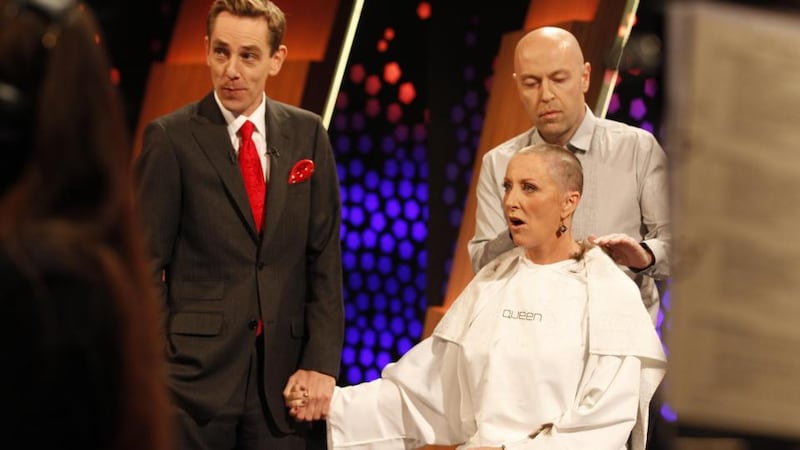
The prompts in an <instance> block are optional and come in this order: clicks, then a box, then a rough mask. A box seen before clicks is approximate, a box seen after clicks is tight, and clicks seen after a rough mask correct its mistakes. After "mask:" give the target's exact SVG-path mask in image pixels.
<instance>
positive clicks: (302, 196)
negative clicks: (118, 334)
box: [136, 94, 344, 432]
mask: <svg viewBox="0 0 800 450" xmlns="http://www.w3.org/2000/svg"><path fill="white" fill-rule="evenodd" d="M266 111H267V112H266V126H267V142H268V146H269V148H271V149H273V152H272V154H271V155H270V158H271V162H270V177H269V184H268V191H267V192H268V194H267V201H266V207H265V218H264V225H263V230H262V233H261V235H260V236H259V235H258V234H257V233H256V230H255V224H254V221H253V217H252V213H251V212H250V205H249V203H248V199H247V194H246V192H245V187H244V182H243V181H242V176H241V173H240V171H239V166H238V164H237V163H236V160H235V157H234V156H233V155H234V150H233V148H232V146H231V141H230V138H229V137H228V132H227V128H226V123H225V120H224V118H223V116H222V113H221V112H220V110H219V107H218V106H217V104H216V102H215V101H214V97H213V94H209V95H207V96H206V97H205V98H204V99H202V100H201V101H199V102H197V103H192V104H189V105H187V106H185V107H183V108H181V109H179V110H177V111H175V112H173V113H171V114H169V115H166V116H163V117H160V118H158V119H156V120H154V121H153V122H151V123H150V124H149V125H148V126H147V128H146V130H145V134H144V145H143V150H142V154H141V155H140V157H139V158H138V160H137V162H136V180H137V191H136V194H137V199H138V205H139V207H140V209H141V215H142V216H143V220H144V225H145V230H146V232H147V237H148V243H149V248H150V251H151V255H152V261H153V274H154V279H155V280H154V281H155V283H156V284H157V286H158V288H159V290H160V292H161V296H160V298H161V302H162V307H163V316H162V318H163V320H164V330H165V333H166V335H165V337H166V344H167V345H166V353H167V358H168V361H169V372H170V373H169V375H170V377H169V379H170V387H171V389H172V391H173V394H174V396H175V399H176V402H177V403H178V405H179V406H181V407H182V408H183V409H184V410H185V411H187V412H188V413H189V414H191V415H192V416H194V417H196V418H210V417H213V416H214V415H215V414H216V413H217V412H218V411H219V408H220V407H221V406H222V405H223V404H224V403H225V402H226V401H227V400H228V399H229V398H230V396H231V394H232V393H233V391H234V389H235V388H236V386H237V384H238V383H239V382H240V381H241V380H242V377H243V376H244V375H245V373H246V371H247V369H248V363H249V358H250V355H251V351H253V348H254V345H253V344H254V341H255V339H256V327H255V324H256V323H257V320H258V319H259V317H260V318H261V319H262V320H263V324H264V339H265V352H264V379H263V384H264V388H265V392H266V397H267V404H268V407H269V410H270V412H271V414H272V416H273V417H274V418H275V421H276V423H277V424H278V426H279V427H280V428H281V429H282V430H283V431H286V432H288V431H290V430H291V425H290V424H291V423H292V421H291V420H289V419H288V416H287V413H286V408H285V407H284V402H283V397H282V394H281V393H282V390H283V388H284V386H285V385H286V382H287V380H288V378H289V376H290V375H291V374H292V373H294V371H295V370H297V369H298V368H302V369H309V370H316V371H319V372H323V373H326V374H329V375H332V376H334V377H336V376H338V373H339V361H340V357H341V350H342V342H343V329H344V314H343V302H342V268H341V249H340V241H339V227H340V217H341V203H340V198H339V182H338V177H337V171H336V164H335V162H334V158H333V152H332V150H331V146H330V142H329V140H328V135H327V132H326V130H325V129H324V127H323V126H322V123H321V121H320V120H319V117H318V116H316V115H314V114H313V113H310V112H308V111H304V110H301V109H298V108H295V107H292V106H289V105H286V104H283V103H279V102H275V101H272V100H270V99H267V104H266ZM302 159H310V160H312V161H313V162H314V165H315V171H314V173H313V176H312V177H311V179H310V180H308V181H305V182H302V183H297V184H289V182H288V180H289V175H290V171H291V169H292V167H293V166H294V164H295V163H297V162H298V161H300V160H302ZM162 273H163V281H162Z"/></svg>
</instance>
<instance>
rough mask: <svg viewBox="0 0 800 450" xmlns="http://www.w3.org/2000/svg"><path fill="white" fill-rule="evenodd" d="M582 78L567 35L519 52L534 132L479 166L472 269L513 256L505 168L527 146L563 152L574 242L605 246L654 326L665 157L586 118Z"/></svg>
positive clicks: (654, 146) (518, 79) (519, 77)
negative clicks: (575, 180)
mask: <svg viewBox="0 0 800 450" xmlns="http://www.w3.org/2000/svg"><path fill="white" fill-rule="evenodd" d="M590 73H591V66H590V64H589V63H588V62H586V61H585V60H584V59H583V53H582V52H581V49H580V46H579V44H578V41H577V40H576V39H575V36H573V35H572V34H571V33H569V32H568V31H566V30H563V29H561V28H555V27H544V28H538V29H535V30H533V31H531V32H529V33H527V34H526V35H525V36H523V37H522V39H520V40H519V42H518V43H517V47H516V50H515V53H514V75H513V77H514V82H515V84H516V86H517V92H518V94H519V98H520V100H521V101H522V105H523V107H524V108H525V112H526V113H527V115H528V118H529V119H530V121H531V123H532V125H533V127H532V128H531V129H529V130H528V131H526V132H524V133H522V134H520V135H518V136H515V137H514V138H512V139H510V140H508V141H506V142H504V143H502V144H500V145H499V146H497V147H495V148H493V149H492V150H490V151H489V152H487V153H486V155H484V157H483V164H482V166H481V171H480V175H479V178H478V187H477V198H478V207H477V208H478V209H477V213H476V220H477V222H476V226H475V236H473V238H472V240H471V241H470V243H469V254H470V258H471V260H472V268H473V270H474V271H475V272H476V273H477V272H478V271H479V270H480V268H482V267H483V266H484V265H486V264H487V263H488V262H489V261H491V260H492V259H494V258H495V257H496V256H498V255H499V254H501V253H504V252H505V251H508V250H510V249H512V248H513V247H514V243H513V242H512V241H511V238H510V237H509V233H508V227H507V225H506V220H505V217H504V213H503V208H502V198H503V188H502V182H503V176H504V174H505V171H506V166H507V165H508V161H509V160H510V159H511V157H512V156H513V155H514V154H515V153H516V152H517V151H519V150H520V149H522V148H524V147H527V146H530V145H535V144H540V143H545V142H546V143H550V144H556V145H561V146H564V147H566V148H567V149H569V150H570V151H572V152H573V153H574V154H575V155H576V156H577V157H578V159H579V160H580V161H581V164H582V165H583V171H584V180H585V181H584V192H583V199H582V201H581V205H580V206H579V207H578V210H577V212H576V213H575V217H574V220H573V223H572V227H573V229H572V230H571V232H572V236H573V237H575V238H576V239H584V238H588V239H590V240H592V241H593V242H595V243H597V244H598V245H601V246H603V247H605V248H606V249H607V250H608V252H609V254H610V255H611V257H612V258H613V259H614V260H615V261H616V262H617V263H618V264H620V265H621V266H623V267H624V268H626V271H627V272H628V274H629V275H630V276H631V277H632V278H634V280H635V281H636V282H637V284H638V285H639V287H640V289H641V291H642V300H643V301H644V304H645V306H646V307H647V309H648V312H649V313H650V315H651V318H652V319H653V322H654V323H655V321H656V319H657V315H658V308H659V294H658V290H657V288H656V284H655V280H662V279H666V278H667V277H669V260H668V251H669V245H670V244H669V243H670V232H669V210H668V191H667V160H666V155H665V154H664V151H663V150H662V149H661V146H659V144H658V142H657V141H656V139H655V138H654V137H653V135H652V134H650V133H648V132H647V131H644V130H641V129H639V128H635V127H631V126H628V125H625V124H622V123H619V122H615V121H611V120H606V119H601V118H598V117H595V116H594V114H592V111H591V110H590V109H589V107H588V106H587V105H586V100H585V94H586V92H587V91H588V89H589V74H590Z"/></svg>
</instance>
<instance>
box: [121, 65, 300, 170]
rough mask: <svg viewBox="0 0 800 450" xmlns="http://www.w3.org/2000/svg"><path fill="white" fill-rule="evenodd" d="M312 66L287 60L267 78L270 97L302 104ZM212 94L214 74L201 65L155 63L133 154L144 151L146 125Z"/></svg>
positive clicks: (141, 113) (267, 90) (149, 80)
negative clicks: (276, 73)
mask: <svg viewBox="0 0 800 450" xmlns="http://www.w3.org/2000/svg"><path fill="white" fill-rule="evenodd" d="M308 66H309V63H308V62H307V61H286V62H284V64H283V67H282V68H281V71H280V72H279V73H278V75H276V76H274V77H270V78H268V79H267V87H266V92H267V95H269V96H270V98H272V99H275V100H278V101H282V102H285V103H289V104H291V105H299V104H300V101H301V100H302V98H303V88H304V86H305V83H306V76H307V74H308ZM210 91H211V74H210V73H209V68H208V66H206V65H205V63H202V64H153V66H152V67H151V68H150V77H149V79H148V83H147V89H146V90H145V96H144V100H143V102H142V109H141V112H140V114H139V121H138V126H137V129H136V134H135V135H134V155H138V154H139V151H141V148H142V132H143V131H144V127H145V125H147V123H149V122H150V121H151V120H153V119H155V118H156V117H158V116H160V115H163V114H167V113H169V112H171V111H173V110H175V109H177V108H179V107H181V106H183V105H185V104H186V103H189V102H193V101H196V100H199V99H201V98H202V97H204V96H205V95H206V94H208V93H209V92H210Z"/></svg>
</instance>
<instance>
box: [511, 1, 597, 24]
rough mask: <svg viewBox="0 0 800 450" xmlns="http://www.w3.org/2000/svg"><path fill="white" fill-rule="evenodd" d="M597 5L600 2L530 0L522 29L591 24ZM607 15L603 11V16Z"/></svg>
mask: <svg viewBox="0 0 800 450" xmlns="http://www.w3.org/2000/svg"><path fill="white" fill-rule="evenodd" d="M599 3H600V0H559V1H536V0H532V1H531V4H530V6H529V7H528V15H526V16H525V25H523V29H525V30H533V29H534V28H539V27H543V26H546V25H553V24H556V23H563V22H573V21H579V22H592V21H594V18H595V14H596V13H597V6H598V5H599ZM604 6H605V5H604ZM607 13H608V12H607V11H605V10H604V14H607Z"/></svg>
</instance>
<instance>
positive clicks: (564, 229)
mask: <svg viewBox="0 0 800 450" xmlns="http://www.w3.org/2000/svg"><path fill="white" fill-rule="evenodd" d="M566 231H567V226H566V225H564V222H561V226H560V227H558V231H556V237H561V235H562V234H564V232H566Z"/></svg>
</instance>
